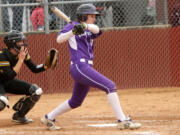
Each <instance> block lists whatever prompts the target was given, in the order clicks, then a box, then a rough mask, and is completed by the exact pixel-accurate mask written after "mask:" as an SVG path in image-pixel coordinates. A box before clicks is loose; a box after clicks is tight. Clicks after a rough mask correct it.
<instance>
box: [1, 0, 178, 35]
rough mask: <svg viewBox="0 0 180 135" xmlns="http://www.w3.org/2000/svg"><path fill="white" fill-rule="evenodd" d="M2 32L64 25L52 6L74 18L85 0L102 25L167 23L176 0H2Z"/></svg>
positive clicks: (55, 27)
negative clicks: (93, 8) (51, 8)
mask: <svg viewBox="0 0 180 135" xmlns="http://www.w3.org/2000/svg"><path fill="white" fill-rule="evenodd" d="M0 2H1V5H0V7H1V9H0V14H1V16H0V19H1V20H2V21H1V22H0V32H1V33H3V32H8V31H10V30H12V29H17V30H20V31H23V32H34V31H45V32H46V33H49V31H50V30H59V29H61V28H62V27H63V26H64V25H65V24H66V22H64V21H63V20H62V19H60V18H59V17H57V16H56V15H55V14H54V13H52V12H51V10H50V8H49V7H50V6H52V5H53V6H56V7H58V8H59V9H61V10H62V11H63V12H64V13H65V14H66V15H67V16H69V17H70V18H71V20H75V19H76V8H77V7H78V6H79V5H80V4H82V3H93V4H94V5H95V6H96V7H97V10H98V11H99V12H100V13H101V16H100V17H98V18H97V21H96V23H97V24H98V25H99V26H100V27H101V28H106V27H127V26H146V25H158V24H161V25H162V24H168V22H169V19H168V18H169V17H168V16H169V15H170V12H169V13H168V10H169V9H171V7H172V6H173V4H174V3H175V2H173V1H171V2H169V3H168V2H167V0H96V1H95V0H49V1H48V0H0Z"/></svg>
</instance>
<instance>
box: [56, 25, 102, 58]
mask: <svg viewBox="0 0 180 135" xmlns="http://www.w3.org/2000/svg"><path fill="white" fill-rule="evenodd" d="M73 23H74V24H75V25H77V24H79V23H78V22H73ZM73 27H74V26H73V25H72V24H71V23H69V24H67V25H66V26H65V27H64V29H63V30H62V31H61V32H60V33H59V34H61V33H66V32H68V31H70V30H72V29H73ZM101 34H102V31H101V30H100V31H99V33H98V34H93V33H92V32H90V31H89V30H85V32H84V34H81V35H75V36H73V37H71V38H70V39H69V40H68V43H69V51H70V57H71V61H77V60H80V59H81V58H85V59H89V60H93V47H94V43H93V41H94V38H96V37H98V36H99V35H101Z"/></svg>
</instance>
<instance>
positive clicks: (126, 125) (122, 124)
mask: <svg viewBox="0 0 180 135" xmlns="http://www.w3.org/2000/svg"><path fill="white" fill-rule="evenodd" d="M141 126H142V124H141V123H134V122H133V121H132V120H131V119H127V120H124V121H118V124H117V127H118V128H119V129H120V130H123V129H131V130H133V129H138V128H140V127H141Z"/></svg>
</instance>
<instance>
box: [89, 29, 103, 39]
mask: <svg viewBox="0 0 180 135" xmlns="http://www.w3.org/2000/svg"><path fill="white" fill-rule="evenodd" d="M101 34H102V31H101V30H99V33H98V34H93V33H92V35H91V39H95V38H97V37H99V36H100V35H101Z"/></svg>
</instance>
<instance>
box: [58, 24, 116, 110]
mask: <svg viewBox="0 0 180 135" xmlns="http://www.w3.org/2000/svg"><path fill="white" fill-rule="evenodd" d="M73 23H74V24H75V25H77V24H79V23H78V22H73ZM73 27H74V26H73V25H72V24H71V23H70V24H67V25H66V26H65V27H64V29H63V30H62V31H61V32H60V33H59V34H63V33H66V32H68V31H70V30H72V29H73ZM101 34H102V31H101V30H100V31H99V33H98V34H93V33H92V32H90V31H89V30H85V32H84V34H81V35H74V36H73V37H71V38H70V39H69V40H68V43H69V51H70V57H71V59H70V60H71V61H70V62H71V67H70V73H71V76H72V78H73V79H74V81H75V82H74V90H73V95H72V97H71V99H70V100H69V105H70V106H71V107H72V108H76V107H78V106H80V105H81V104H82V102H83V100H84V98H85V97H86V95H87V93H88V91H89V88H90V87H95V88H99V89H101V90H104V91H105V92H106V93H107V94H108V93H111V92H114V91H115V90H116V86H115V84H114V82H112V81H111V80H109V79H108V78H106V77H105V76H103V75H102V74H100V73H99V72H97V71H96V70H95V69H94V68H93V48H94V43H93V41H94V39H95V38H97V37H98V36H100V35H101Z"/></svg>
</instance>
